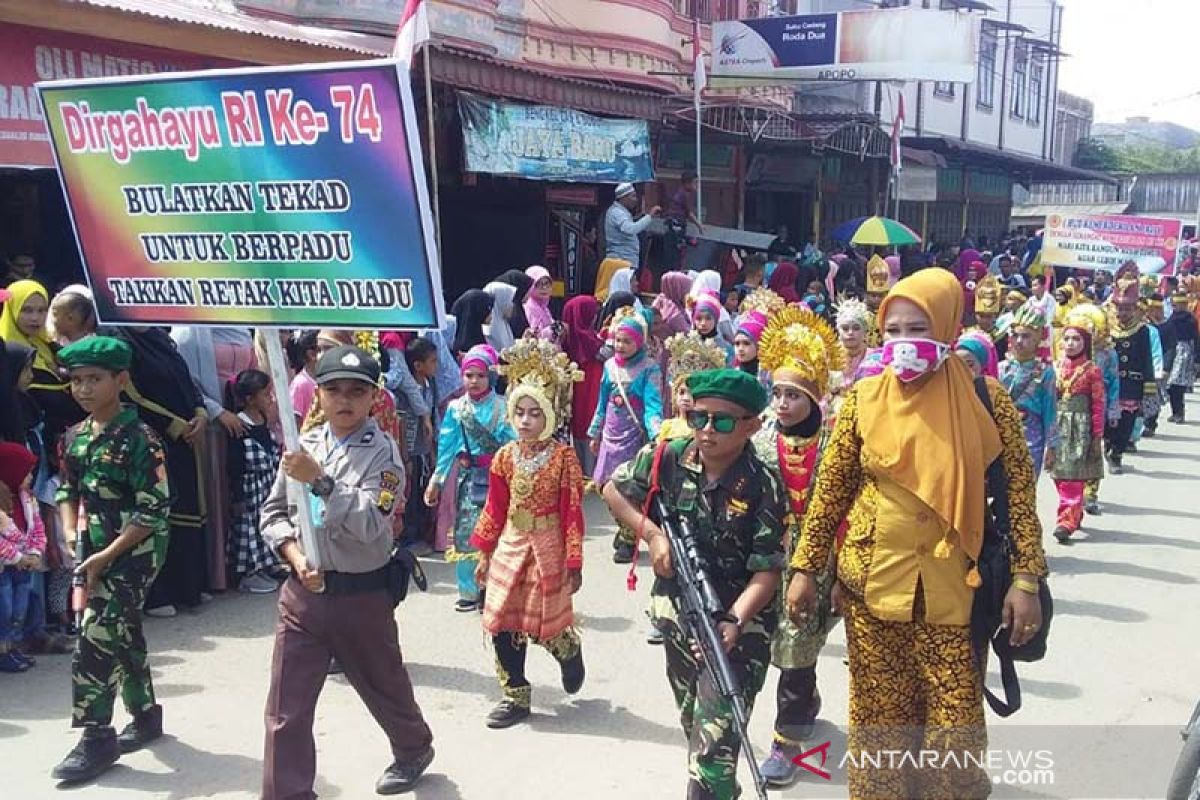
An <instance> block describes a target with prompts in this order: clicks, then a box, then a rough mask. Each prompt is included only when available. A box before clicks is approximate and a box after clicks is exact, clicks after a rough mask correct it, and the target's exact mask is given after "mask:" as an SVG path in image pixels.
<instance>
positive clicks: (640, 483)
mask: <svg viewBox="0 0 1200 800" xmlns="http://www.w3.org/2000/svg"><path fill="white" fill-rule="evenodd" d="M656 448H657V445H647V446H646V447H644V448H643V449H642V450H641V452H639V453H638V454H637V456H636V457H635V458H634V459H633V460H632V461H629V462H627V463H625V464H623V465H621V466H620V467H619V468H618V469H617V471H616V473H615V474H614V475H613V478H612V480H613V483H614V484H615V485H616V488H617V491H619V492H620V493H621V494H622V495H623V496H624V497H625V498H626V499H628V500H629V501H630V502H631V503H633V504H634V505H636V506H638V507H642V506H643V505H644V504H645V502H646V496H647V494H648V493H649V491H650V481H651V473H652V470H653V467H654V457H655V451H656ZM659 478H660V491H661V492H662V495H663V499H664V500H665V502H666V505H667V507H668V508H671V509H674V510H676V511H677V512H678V513H679V514H680V515H681V516H684V517H686V519H687V520H688V522H689V523H690V524H691V527H692V530H693V531H694V532H695V535H696V540H697V547H698V549H699V551H700V557H701V558H702V559H703V560H704V566H705V568H706V569H707V571H708V573H709V575H710V576H711V578H712V581H713V588H714V589H715V590H716V592H717V595H718V596H719V597H720V598H721V602H722V603H724V604H725V607H726V608H729V607H730V606H731V605H732V604H733V603H734V601H735V600H737V598H738V596H739V595H741V593H742V591H743V590H744V589H745V588H746V585H747V584H748V583H749V582H750V578H751V577H753V575H754V573H756V572H772V571H781V570H782V569H783V567H784V563H785V558H784V552H783V529H784V521H783V520H784V510H785V505H784V503H785V500H784V494H783V489H782V488H781V487H780V484H779V478H778V477H776V475H775V474H774V473H773V472H772V471H771V470H769V469H767V468H766V466H764V465H763V463H762V461H760V460H759V458H758V456H756V455H755V453H754V448H753V447H752V446H751V445H750V444H747V445H746V449H745V450H744V451H743V452H742V455H741V456H740V457H739V458H738V460H737V461H735V462H734V464H733V466H731V467H730V468H729V469H728V470H726V472H725V474H724V475H722V476H721V477H720V479H719V480H716V481H712V482H709V481H707V480H706V479H705V477H704V471H703V468H702V467H701V465H700V459H699V454H698V453H697V452H696V448H695V445H694V444H693V440H692V439H691V438H690V437H689V438H687V439H679V440H676V441H674V442H671V443H668V445H667V447H666V450H665V451H664V453H663V464H662V466H661V468H660V471H659ZM650 518H651V519H653V520H655V521H656V522H657V521H658V515H657V514H654V513H651V515H650ZM671 588H672V583H671V582H669V581H663V580H662V579H659V578H656V579H655V581H654V588H653V589H652V590H651V595H652V596H653V597H669V596H670V595H671ZM652 606H654V607H655V608H658V607H659V604H652ZM775 612H776V609H775V604H773V603H770V604H768V605H767V607H766V608H764V609H763V610H762V611H761V612H759V614H758V616H757V617H756V618H755V621H756V622H759V623H761V624H762V625H763V626H764V627H765V628H766V629H768V630H770V629H772V628H774V626H775V621H776V620H775V617H776V613H775Z"/></svg>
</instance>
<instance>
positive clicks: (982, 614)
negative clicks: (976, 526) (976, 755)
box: [971, 378, 1054, 717]
mask: <svg viewBox="0 0 1200 800" xmlns="http://www.w3.org/2000/svg"><path fill="white" fill-rule="evenodd" d="M975 392H976V394H978V395H979V401H980V402H981V403H983V407H984V408H986V409H987V411H988V414H990V415H992V416H993V418H994V417H995V413H994V411H993V409H992V398H991V396H990V395H989V394H988V389H987V383H986V382H985V381H984V380H983V378H977V379H976V380H975ZM987 497H988V500H989V501H990V502H989V503H988V509H987V511H985V514H986V519H985V521H984V532H983V547H982V548H981V549H980V552H979V560H978V561H977V562H976V564H975V566H976V568H977V569H978V570H979V576H980V577H981V578H982V580H983V583H982V585H981V586H980V587H979V588H978V589H976V590H975V602H974V605H973V606H972V607H971V644H972V648H973V649H974V651H975V657H976V663H977V664H978V667H979V671H980V673H981V674H982V675H984V677H986V664H987V656H988V646H989V645H990V646H991V649H992V652H994V653H995V654H996V658H997V660H998V661H999V663H1000V680H1001V683H1002V684H1003V685H1004V700H1001V699H1000V698H999V697H997V696H996V695H994V694H992V692H991V690H989V689H988V688H987V687H986V686H985V687H984V689H983V694H984V697H985V698H986V699H987V702H988V705H989V706H991V708H992V711H995V712H996V713H997V714H998V715H999V716H1001V717H1008V716H1011V715H1012V714H1014V713H1016V712H1017V711H1018V710H1019V709H1020V708H1021V683H1020V681H1019V680H1018V679H1017V668H1016V665H1015V663H1014V662H1017V661H1041V660H1042V659H1043V658H1044V657H1045V656H1046V641H1047V639H1048V638H1049V636H1050V621H1051V620H1052V619H1053V617H1054V599H1053V598H1052V597H1051V596H1050V587H1049V586H1048V585H1047V584H1046V581H1045V580H1044V579H1043V580H1039V581H1038V599H1039V600H1040V601H1041V605H1042V627H1041V628H1039V629H1038V631H1037V633H1035V634H1034V636H1033V638H1032V639H1030V640H1029V641H1028V642H1026V643H1025V644H1023V645H1021V646H1020V647H1013V646H1012V645H1010V644H1009V643H1008V637H1009V631H1007V630H1001V628H1000V624H1001V622H1002V621H1003V614H1004V598H1005V596H1006V595H1007V594H1008V590H1009V589H1010V588H1011V587H1012V565H1011V553H1012V539H1011V532H1012V526H1011V520H1010V517H1009V506H1008V476H1007V474H1006V473H1005V471H1004V463H1003V462H1002V461H1001V459H1000V458H999V457H997V458H996V460H995V461H993V462H992V463H991V464H989V465H988V469H987Z"/></svg>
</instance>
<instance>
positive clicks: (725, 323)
mask: <svg viewBox="0 0 1200 800" xmlns="http://www.w3.org/2000/svg"><path fill="white" fill-rule="evenodd" d="M701 292H712V293H713V294H715V295H716V296H717V297H720V296H721V273H719V272H717V271H716V270H711V269H706V270H704V271H703V272H698V273H696V277H695V278H694V279H693V280H692V288H691V290H690V291H689V292H688V297H690V298H692V299H693V300H695V299H696V298H697V297H699V296H700V294H701ZM717 326H718V327H719V328H721V334H722V335H723V336H725V338H726V339H729V340H730V341H733V337H732V335H726V334H727V333H729V332H730V331H732V330H733V318H732V317H730V316H729V312H728V311H726V310H725V307H724V305H722V307H721V318H720V319H719V320H717Z"/></svg>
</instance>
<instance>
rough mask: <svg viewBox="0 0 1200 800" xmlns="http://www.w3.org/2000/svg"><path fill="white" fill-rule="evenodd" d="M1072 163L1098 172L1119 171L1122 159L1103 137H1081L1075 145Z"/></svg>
mask: <svg viewBox="0 0 1200 800" xmlns="http://www.w3.org/2000/svg"><path fill="white" fill-rule="evenodd" d="M1072 164H1073V165H1074V166H1076V167H1079V168H1080V169H1090V170H1096V171H1097V172H1117V171H1118V170H1119V169H1120V166H1121V160H1120V158H1119V157H1118V155H1117V153H1116V152H1114V150H1113V148H1111V147H1109V146H1108V144H1107V143H1106V142H1105V141H1104V140H1102V139H1093V138H1087V139H1080V140H1079V144H1078V145H1076V146H1075V158H1074V160H1073V161H1072Z"/></svg>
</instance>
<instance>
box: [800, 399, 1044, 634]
mask: <svg viewBox="0 0 1200 800" xmlns="http://www.w3.org/2000/svg"><path fill="white" fill-rule="evenodd" d="M987 386H988V394H989V395H990V396H991V399H992V407H993V410H994V413H995V418H996V428H997V430H998V431H999V433H1000V442H1001V453H1000V458H1001V460H1002V462H1003V464H1004V469H1005V471H1006V472H1007V474H1008V492H1009V498H1008V500H1009V514H1010V517H1011V521H1012V541H1013V548H1014V552H1013V556H1012V570H1013V573H1014V574H1015V573H1028V574H1031V575H1045V574H1046V559H1045V554H1044V553H1043V552H1042V526H1041V523H1040V522H1039V521H1038V518H1037V508H1036V505H1035V494H1034V492H1035V486H1036V482H1035V480H1034V475H1033V462H1032V459H1031V458H1030V456H1029V448H1028V446H1027V445H1026V444H1025V436H1024V432H1023V428H1022V424H1021V416H1020V413H1019V412H1018V411H1017V408H1016V406H1015V405H1013V402H1012V399H1011V398H1010V397H1009V396H1008V393H1007V392H1006V391H1005V390H1004V388H1003V387H1002V386H1001V385H1000V384H999V383H998V382H997V381H994V380H991V379H988V381H987ZM858 391H859V387H858V386H855V387H854V388H853V389H851V390H850V392H849V394H847V395H846V401H845V403H843V404H842V408H841V411H840V413H839V415H838V419H837V425H836V427H835V428H834V431H833V436H832V438H831V439H830V442H829V444H828V445H827V446H826V449H825V454H824V456H823V457H822V460H821V471H820V474H819V475H818V476H817V485H816V489H815V490H814V491H813V496H812V498H811V500H810V501H809V507H808V512H807V513H806V514H805V517H804V528H803V531H804V532H803V536H802V537H801V546H800V547H799V548H798V549H797V550H796V553H795V555H794V556H793V558H792V568H793V569H797V570H801V571H804V572H810V573H814V572H817V571H819V570H820V569H821V568H822V567H823V566H824V565H825V563H826V562H827V560H828V558H829V552H830V549H831V548H832V547H833V542H834V536H835V534H836V533H837V528H838V524H839V522H840V521H841V520H842V519H846V518H848V523H849V527H848V531H847V534H846V540H845V543H844V544H843V545H842V549H841V552H840V553H839V554H838V578H839V579H840V580H841V582H842V584H843V585H844V586H845V587H846V588H847V589H848V590H850V592H851V593H852V594H854V595H857V596H858V597H860V598H862V597H864V596H865V595H866V594H867V585H868V582H869V581H871V579H872V575H871V571H872V568H873V565H874V564H876V563H878V564H880V565H883V569H884V570H885V573H884V574H882V575H877V576H874V578H875V579H874V581H873V582H872V591H871V597H869V598H868V601H870V602H873V603H874V605H875V606H876V607H873V608H872V611H873V612H874V613H875V614H876V615H877V616H881V615H882V618H884V619H889V620H894V621H909V620H911V619H912V618H913V616H912V608H913V604H914V602H915V601H916V599H917V595H918V593H917V581H918V578H920V577H922V576H923V575H924V574H925V573H924V571H923V570H924V565H923V562H924V561H925V559H924V557H923V556H922V555H921V554H919V553H918V552H917V548H918V547H919V546H921V545H922V544H926V545H927V544H928V542H927V541H926V537H924V536H923V535H921V536H919V535H918V533H917V523H918V522H919V516H920V514H921V513H926V514H928V515H929V516H930V517H931V518H932V520H933V521H937V520H938V518H937V515H936V514H935V513H934V512H933V510H932V509H930V508H929V507H928V506H924V504H921V505H922V506H924V512H921V511H916V513H915V514H911V513H910V512H912V511H913V510H914V509H915V508H916V507H915V506H906V508H908V509H909V512H904V511H898V510H897V509H896V508H895V507H894V506H889V507H888V509H887V511H888V513H889V514H895V513H901V514H903V513H910V515H911V516H912V517H913V518H912V519H911V520H910V522H911V524H910V525H905V524H901V522H900V521H899V520H896V519H893V518H889V519H888V520H885V523H886V525H887V531H886V535H885V536H884V537H880V535H879V531H880V506H881V497H880V487H879V478H878V477H877V475H876V473H875V471H874V469H873V467H872V465H871V463H870V460H869V456H868V454H867V452H866V450H865V449H864V448H863V441H862V436H861V434H860V432H859V413H858ZM978 480H979V481H980V482H981V483H982V482H983V481H984V476H983V475H982V474H980V475H979V476H978ZM892 498H893V499H894V495H892ZM913 499H914V500H915V496H913ZM918 502H919V501H918ZM940 527H941V524H940V523H939V528H940ZM922 530H923V528H922ZM906 531H908V534H907V535H906ZM934 541H936V540H934ZM957 549H958V548H956V550H957ZM937 562H939V563H938V565H937V567H936V568H937V569H939V570H940V569H948V568H950V567H954V568H957V569H959V570H961V572H960V573H959V580H960V581H962V580H965V575H966V572H967V564H968V563H969V562H967V561H966V560H965V559H963V558H959V557H954V558H950V559H937ZM940 574H941V573H939V575H940ZM938 585H939V584H938V583H937V582H934V583H933V585H932V586H925V587H924V592H923V594H924V606H925V607H926V608H927V609H928V614H927V616H928V618H929V620H930V622H931V623H934V624H949V625H954V624H959V625H965V624H966V623H967V621H968V620H969V619H970V614H971V604H970V597H971V595H969V594H966V595H963V594H961V593H959V592H952V593H943V592H939V591H936V589H937V586H938Z"/></svg>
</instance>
